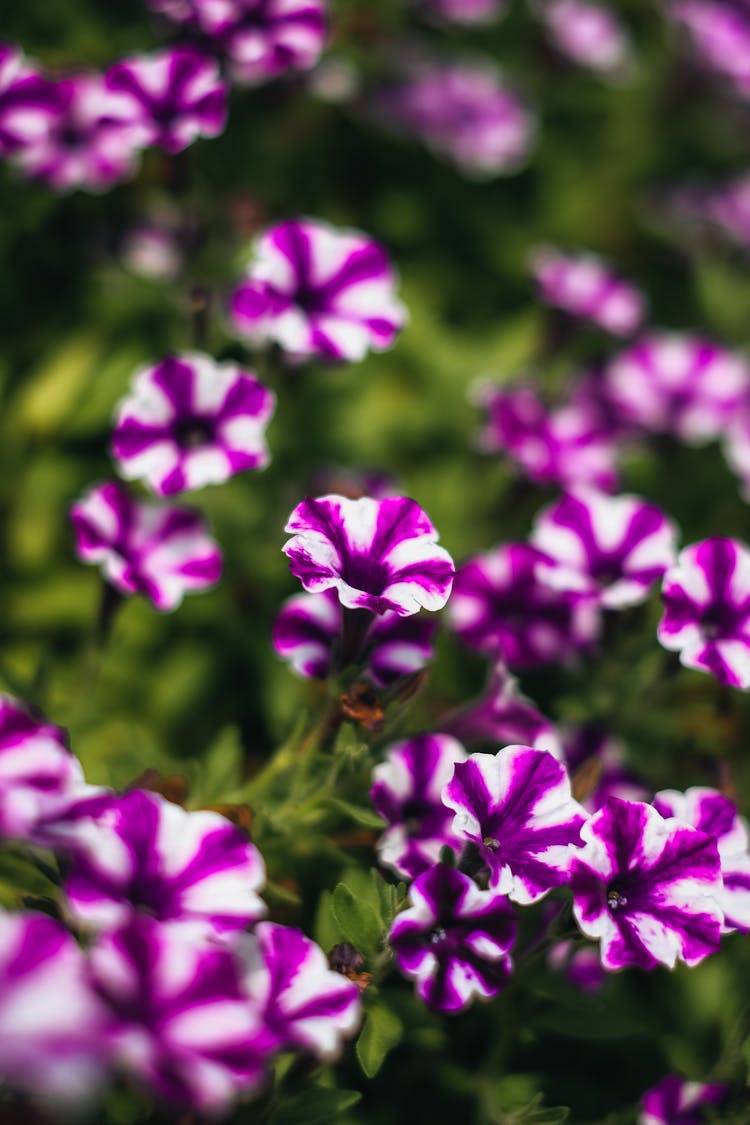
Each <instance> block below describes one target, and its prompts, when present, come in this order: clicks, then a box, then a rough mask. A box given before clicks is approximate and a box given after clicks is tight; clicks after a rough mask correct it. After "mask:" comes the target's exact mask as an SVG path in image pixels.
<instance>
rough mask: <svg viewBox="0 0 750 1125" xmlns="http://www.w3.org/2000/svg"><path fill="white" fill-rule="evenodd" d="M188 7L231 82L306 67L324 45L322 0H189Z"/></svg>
mask: <svg viewBox="0 0 750 1125" xmlns="http://www.w3.org/2000/svg"><path fill="white" fill-rule="evenodd" d="M190 7H191V9H192V14H193V21H194V23H195V25H196V26H197V27H198V29H199V30H201V31H202V32H203V33H204V34H205V35H207V36H208V37H209V38H210V40H211V45H212V47H213V48H214V49H219V50H220V51H221V52H223V54H224V55H225V56H226V60H227V66H228V69H229V73H230V75H231V77H232V78H233V80H234V81H235V82H240V83H245V84H251V85H256V84H257V83H259V82H267V81H269V80H270V79H272V78H276V77H277V76H278V75H280V74H284V73H286V72H287V71H300V70H309V69H310V68H311V67H313V66H315V64H316V63H317V61H318V59H319V58H320V54H321V52H322V50H323V46H324V43H325V36H326V9H325V4H324V3H323V0H190Z"/></svg>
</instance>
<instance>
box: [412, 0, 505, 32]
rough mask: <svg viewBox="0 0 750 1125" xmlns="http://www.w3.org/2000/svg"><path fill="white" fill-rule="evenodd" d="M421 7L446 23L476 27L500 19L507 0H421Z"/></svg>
mask: <svg viewBox="0 0 750 1125" xmlns="http://www.w3.org/2000/svg"><path fill="white" fill-rule="evenodd" d="M420 7H421V9H422V10H423V11H424V12H426V14H427V15H429V16H431V17H435V18H436V19H438V20H441V21H442V22H444V23H456V24H466V25H467V26H471V27H474V26H476V25H478V24H485V23H491V22H492V21H493V20H496V19H499V17H500V16H501V15H502V14H503V12H504V11H505V0H420Z"/></svg>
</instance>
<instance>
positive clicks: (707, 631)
mask: <svg viewBox="0 0 750 1125" xmlns="http://www.w3.org/2000/svg"><path fill="white" fill-rule="evenodd" d="M700 625H701V631H702V633H703V635H704V637H705V638H706V640H709V641H713V640H716V639H717V638H718V637H724V636H727V635H728V634H730V633H731V632H732V621H731V613H729V612H728V611H727V607H726V606H722V605H712V606H709V608H708V609H707V610H705V611H704V612H703V613H702V614H701V616H700Z"/></svg>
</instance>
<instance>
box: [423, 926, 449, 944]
mask: <svg viewBox="0 0 750 1125" xmlns="http://www.w3.org/2000/svg"><path fill="white" fill-rule="evenodd" d="M447 936H448V931H447V930H446V929H445V928H444V927H443V926H433V927H432V929H431V930H430V932H429V934H428V939H427V940H428V941H429V943H430V945H440V944H441V943H442V942H444V941H445V939H446V938H447Z"/></svg>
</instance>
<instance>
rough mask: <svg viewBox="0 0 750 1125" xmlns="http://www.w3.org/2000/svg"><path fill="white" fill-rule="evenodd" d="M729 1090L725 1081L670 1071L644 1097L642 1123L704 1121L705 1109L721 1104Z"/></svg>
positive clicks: (659, 1124) (690, 1124) (682, 1124)
mask: <svg viewBox="0 0 750 1125" xmlns="http://www.w3.org/2000/svg"><path fill="white" fill-rule="evenodd" d="M727 1090H728V1087H727V1086H726V1085H725V1084H724V1083H721V1082H710V1083H709V1082H687V1081H686V1080H685V1079H684V1078H681V1077H680V1075H679V1074H668V1075H667V1077H666V1078H663V1079H662V1080H661V1082H660V1083H659V1084H658V1086H654V1087H653V1088H652V1089H651V1090H647V1091H646V1093H645V1094H644V1095H643V1097H642V1098H641V1112H640V1113H639V1115H638V1125H702V1123H703V1122H704V1121H706V1115H705V1112H704V1111H705V1110H706V1109H707V1108H710V1107H713V1106H718V1105H720V1104H721V1102H722V1101H723V1100H724V1098H725V1097H726V1094H727Z"/></svg>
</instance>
